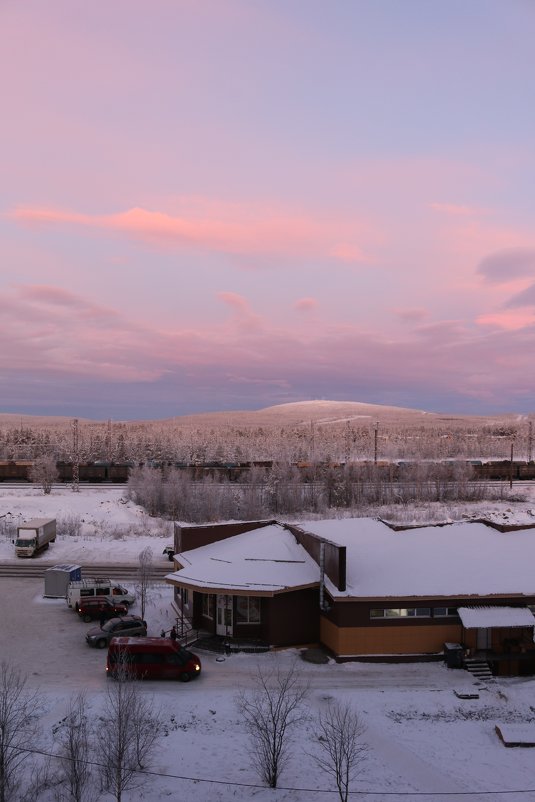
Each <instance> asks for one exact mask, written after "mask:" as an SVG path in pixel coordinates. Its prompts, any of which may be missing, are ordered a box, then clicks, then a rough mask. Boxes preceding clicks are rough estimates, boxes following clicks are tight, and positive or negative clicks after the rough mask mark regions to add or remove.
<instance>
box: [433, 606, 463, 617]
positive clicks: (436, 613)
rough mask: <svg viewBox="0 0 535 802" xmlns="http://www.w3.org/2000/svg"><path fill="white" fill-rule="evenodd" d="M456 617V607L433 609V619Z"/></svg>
mask: <svg viewBox="0 0 535 802" xmlns="http://www.w3.org/2000/svg"><path fill="white" fill-rule="evenodd" d="M456 615H457V608H456V607H433V618H454V617H455V616H456Z"/></svg>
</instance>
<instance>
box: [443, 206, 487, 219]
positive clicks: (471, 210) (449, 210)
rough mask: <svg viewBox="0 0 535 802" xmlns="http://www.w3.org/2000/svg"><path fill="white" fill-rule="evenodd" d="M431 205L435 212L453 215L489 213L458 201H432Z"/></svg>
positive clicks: (465, 215)
mask: <svg viewBox="0 0 535 802" xmlns="http://www.w3.org/2000/svg"><path fill="white" fill-rule="evenodd" d="M429 206H430V208H431V209H433V211H435V212H442V213H443V214H447V215H451V216H453V217H474V216H480V215H482V214H488V212H486V211H485V210H484V209H479V208H477V207H476V206H464V205H462V204H458V203H430V204H429Z"/></svg>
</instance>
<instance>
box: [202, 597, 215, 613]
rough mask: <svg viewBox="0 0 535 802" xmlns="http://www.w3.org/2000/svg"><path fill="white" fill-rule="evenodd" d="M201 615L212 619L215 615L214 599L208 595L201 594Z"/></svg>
mask: <svg viewBox="0 0 535 802" xmlns="http://www.w3.org/2000/svg"><path fill="white" fill-rule="evenodd" d="M202 614H203V616H204V617H205V618H214V615H215V604H214V597H213V596H212V595H210V594H209V593H203V597H202Z"/></svg>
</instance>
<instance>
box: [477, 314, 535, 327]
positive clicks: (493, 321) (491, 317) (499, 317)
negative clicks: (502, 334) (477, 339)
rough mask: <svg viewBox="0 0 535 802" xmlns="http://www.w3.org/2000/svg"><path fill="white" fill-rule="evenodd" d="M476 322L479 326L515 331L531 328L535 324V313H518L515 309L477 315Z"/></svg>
mask: <svg viewBox="0 0 535 802" xmlns="http://www.w3.org/2000/svg"><path fill="white" fill-rule="evenodd" d="M476 322H477V323H478V325H480V326H489V327H492V328H496V329H505V330H507V331H517V330H518V329H524V328H526V327H528V326H532V325H533V324H534V323H535V312H519V311H518V310H517V309H514V310H513V309H511V310H508V311H502V312H490V313H489V314H486V315H479V317H478V318H477V320H476Z"/></svg>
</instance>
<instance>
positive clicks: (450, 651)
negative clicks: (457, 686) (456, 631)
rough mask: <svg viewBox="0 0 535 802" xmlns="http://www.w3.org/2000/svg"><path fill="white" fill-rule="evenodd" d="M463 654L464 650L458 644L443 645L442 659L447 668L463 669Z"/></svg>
mask: <svg viewBox="0 0 535 802" xmlns="http://www.w3.org/2000/svg"><path fill="white" fill-rule="evenodd" d="M463 652H464V649H463V647H462V646H461V644H460V643H445V644H444V659H445V661H446V665H447V667H448V668H462V667H463Z"/></svg>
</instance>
